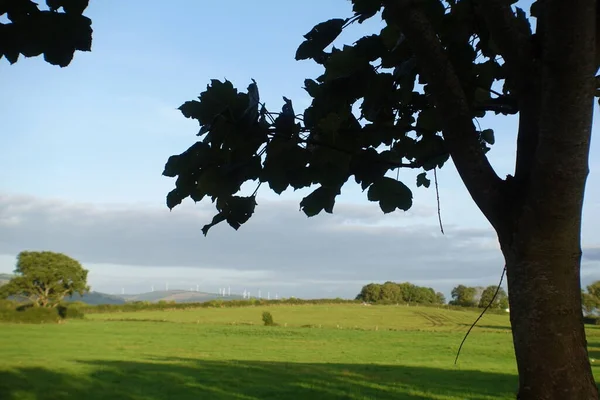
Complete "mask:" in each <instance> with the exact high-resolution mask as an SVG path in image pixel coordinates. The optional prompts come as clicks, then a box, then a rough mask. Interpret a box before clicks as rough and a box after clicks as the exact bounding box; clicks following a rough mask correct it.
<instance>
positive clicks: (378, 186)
mask: <svg viewBox="0 0 600 400" xmlns="http://www.w3.org/2000/svg"><path fill="white" fill-rule="evenodd" d="M367 198H368V199H369V200H370V201H378V202H379V207H380V208H381V211H383V212H384V213H386V214H387V213H390V212H392V211H394V210H396V209H397V208H398V209H400V210H404V211H406V210H408V209H409V208H411V207H412V192H411V190H410V189H409V188H408V187H407V186H406V185H405V184H404V183H402V182H400V181H397V180H395V179H392V178H389V177H387V176H386V177H383V178H380V179H379V180H377V181H376V182H375V183H373V184H372V185H371V187H370V188H369V191H368V192H367Z"/></svg>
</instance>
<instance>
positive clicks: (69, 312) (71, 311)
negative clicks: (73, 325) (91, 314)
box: [56, 306, 85, 319]
mask: <svg viewBox="0 0 600 400" xmlns="http://www.w3.org/2000/svg"><path fill="white" fill-rule="evenodd" d="M56 311H57V312H58V315H59V316H60V317H61V318H62V319H83V317H84V316H85V314H84V313H83V311H81V309H80V308H77V307H65V306H58V307H56Z"/></svg>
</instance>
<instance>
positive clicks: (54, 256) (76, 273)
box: [0, 251, 90, 307]
mask: <svg viewBox="0 0 600 400" xmlns="http://www.w3.org/2000/svg"><path fill="white" fill-rule="evenodd" d="M14 272H15V275H16V276H15V277H13V278H12V279H11V280H10V281H9V282H8V283H7V284H6V285H3V286H2V287H1V288H0V291H1V292H2V295H3V296H22V297H26V298H28V299H29V300H30V301H31V302H32V303H33V304H34V305H37V306H45V307H55V306H57V305H58V304H59V303H60V301H61V300H62V299H64V297H65V296H71V295H73V294H74V293H79V294H80V295H83V294H84V293H86V292H88V291H89V290H90V288H89V286H88V285H87V274H88V271H87V270H86V269H84V268H83V267H82V266H81V264H80V263H79V262H78V261H77V260H74V259H72V258H70V257H68V256H66V255H64V254H61V253H53V252H50V251H41V252H38V251H23V252H21V253H19V255H18V256H17V266H16V268H15V271H14Z"/></svg>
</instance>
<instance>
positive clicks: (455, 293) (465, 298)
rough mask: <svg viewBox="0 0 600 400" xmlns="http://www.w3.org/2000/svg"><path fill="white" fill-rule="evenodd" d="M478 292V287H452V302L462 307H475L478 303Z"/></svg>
mask: <svg viewBox="0 0 600 400" xmlns="http://www.w3.org/2000/svg"><path fill="white" fill-rule="evenodd" d="M476 294H477V289H476V288H474V287H468V286H465V285H458V286H456V287H455V288H454V289H452V293H451V295H452V300H451V301H450V304H452V305H455V306H461V307H475V306H476V305H477V301H476V300H475V295H476Z"/></svg>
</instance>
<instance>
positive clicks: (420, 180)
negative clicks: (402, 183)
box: [417, 172, 431, 188]
mask: <svg viewBox="0 0 600 400" xmlns="http://www.w3.org/2000/svg"><path fill="white" fill-rule="evenodd" d="M429 185H431V181H430V180H429V179H428V178H427V172H421V173H420V174H419V175H417V187H421V186H425V187H426V188H428V187H429Z"/></svg>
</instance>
